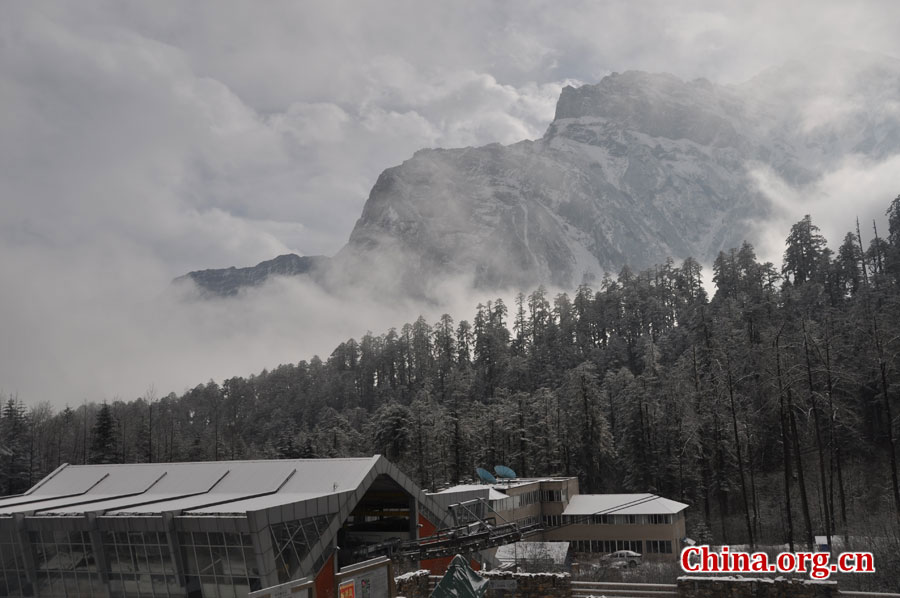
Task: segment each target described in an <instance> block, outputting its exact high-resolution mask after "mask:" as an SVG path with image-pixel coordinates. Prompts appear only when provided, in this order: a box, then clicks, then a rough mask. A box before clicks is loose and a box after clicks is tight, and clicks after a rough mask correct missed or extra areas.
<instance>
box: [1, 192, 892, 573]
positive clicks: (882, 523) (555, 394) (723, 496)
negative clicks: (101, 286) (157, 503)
mask: <svg viewBox="0 0 900 598" xmlns="http://www.w3.org/2000/svg"><path fill="white" fill-rule="evenodd" d="M887 215H888V221H889V230H888V231H886V232H887V235H886V236H884V231H877V230H872V231H871V232H870V233H866V234H865V235H861V234H860V232H861V231H860V226H859V223H853V222H848V225H849V226H851V227H852V230H851V232H848V233H847V235H846V236H845V237H844V239H843V240H842V241H841V243H840V245H838V246H837V247H836V249H831V248H829V246H828V245H827V243H826V240H825V239H824V238H823V237H822V235H821V234H820V231H819V229H818V228H817V227H816V225H815V224H814V222H813V221H812V219H811V218H810V217H809V216H807V217H805V218H804V219H803V220H801V221H800V222H798V223H796V224H795V225H793V226H792V227H791V230H790V232H789V234H788V236H787V239H786V246H785V252H784V260H783V266H782V267H781V269H780V270H779V269H778V268H776V267H775V266H774V265H773V264H771V263H760V261H759V260H758V259H757V257H756V255H755V252H754V248H753V247H752V246H751V245H749V244H746V243H745V244H744V245H743V246H742V247H740V248H735V249H732V250H730V251H727V252H723V253H720V254H719V256H718V258H717V259H716V260H715V263H714V265H713V271H712V282H713V283H714V285H715V293H714V295H713V297H711V298H710V297H708V295H707V292H706V291H705V290H704V285H703V280H702V272H701V267H700V265H699V264H698V263H697V262H696V261H695V260H693V259H687V260H685V261H684V262H683V263H681V264H675V263H673V262H672V261H669V262H667V263H666V264H663V265H660V266H658V267H655V268H653V269H650V270H646V271H642V272H634V271H632V270H630V269H628V268H627V267H626V268H624V269H623V270H622V271H621V272H620V273H619V274H618V276H617V277H615V278H613V277H609V276H607V277H605V278H604V279H602V280H599V281H594V282H593V283H592V284H590V285H589V284H583V285H582V286H580V287H579V288H578V289H577V290H575V291H574V293H573V294H571V295H569V294H565V293H563V294H558V295H556V296H551V295H550V294H548V292H547V291H546V290H545V289H543V288H538V289H537V290H534V291H533V292H531V293H530V294H528V295H525V294H520V295H518V297H517V298H516V299H515V301H514V302H513V304H512V305H507V304H506V303H504V301H503V300H501V299H497V300H495V301H489V302H487V303H485V304H483V305H478V306H477V308H476V310H475V313H474V317H473V318H472V319H471V320H462V321H455V320H454V319H453V318H451V317H450V316H449V315H445V316H442V317H441V318H440V320H439V321H438V322H434V323H429V322H427V321H425V320H424V319H423V318H421V317H420V318H419V319H418V320H416V321H415V322H413V323H410V324H407V325H405V326H403V327H402V328H401V329H399V330H397V329H391V330H389V331H387V332H385V333H383V334H380V335H375V334H371V333H370V334H366V335H365V336H363V337H362V338H360V339H359V340H354V339H351V340H348V341H346V342H344V343H341V344H340V345H339V346H338V347H337V348H336V349H335V350H334V352H333V353H332V354H331V355H330V356H329V357H328V359H327V360H324V361H323V360H322V359H320V358H318V357H313V358H312V359H310V360H309V361H301V362H299V363H296V364H288V365H281V366H278V367H276V368H274V369H272V370H271V371H263V372H262V373H260V374H258V375H255V376H250V377H247V378H242V377H234V378H230V379H228V380H225V381H224V382H223V383H221V384H217V383H215V382H213V381H210V382H208V383H207V384H201V385H198V386H197V387H195V388H193V389H191V390H189V391H188V392H186V393H184V394H183V395H181V396H176V395H175V394H169V395H168V396H162V397H158V396H156V395H155V393H154V392H153V391H149V392H148V393H147V394H146V396H144V397H141V398H138V399H135V400H131V401H115V402H112V403H103V404H95V403H88V402H86V403H84V404H82V405H78V406H74V407H66V408H65V409H63V410H62V411H59V412H54V410H53V409H51V407H50V406H49V403H38V404H33V405H30V406H26V404H25V402H24V401H23V400H20V399H18V398H17V397H15V396H10V397H8V399H6V400H5V402H4V406H3V409H2V417H0V494H9V493H17V492H21V491H23V490H25V489H27V488H28V487H29V486H30V485H32V484H33V483H35V482H36V481H37V480H39V479H40V478H41V477H42V476H43V475H45V474H47V473H48V472H50V471H52V470H53V469H54V468H55V467H57V466H58V465H59V464H61V463H64V462H69V463H97V462H100V463H107V462H144V461H184V460H214V459H246V458H277V457H290V458H296V457H337V456H353V455H371V454H373V453H381V454H384V455H386V456H387V457H388V458H390V459H391V460H393V461H394V462H396V463H398V464H399V465H400V466H401V467H403V468H404V469H405V470H406V471H407V472H408V473H409V474H410V475H411V476H412V477H413V478H415V479H416V480H418V482H419V483H421V484H422V485H423V486H426V487H429V488H435V487H438V486H440V485H442V484H447V483H452V482H459V481H463V480H466V479H468V478H470V477H471V474H472V472H473V469H474V468H475V467H476V466H493V465H495V464H507V465H509V466H511V467H513V469H515V470H516V471H517V472H518V474H519V475H549V474H563V475H577V476H578V477H579V479H580V483H581V488H582V492H613V491H639V492H645V491H649V492H655V493H658V494H661V495H664V496H667V497H670V498H673V499H676V500H680V501H684V502H687V503H689V504H690V505H691V506H692V508H691V510H690V513H691V515H690V519H689V529H688V534H689V535H691V536H692V537H694V538H695V539H698V540H701V541H703V540H705V541H710V540H711V541H715V542H722V543H751V544H752V543H780V542H784V543H788V542H793V543H795V544H796V546H797V547H798V548H799V547H801V546H804V545H808V544H811V542H812V536H813V535H826V534H828V535H836V536H837V535H845V536H848V537H852V536H854V535H856V536H867V537H869V538H872V537H885V538H887V537H891V538H895V537H896V535H897V531H896V530H897V529H898V521H900V487H898V472H897V470H898V465H897V457H896V454H897V448H896V447H895V444H896V443H897V442H898V429H897V425H895V419H896V417H897V413H898V411H900V400H898V394H900V197H898V198H897V199H895V200H894V201H893V202H892V203H891V204H890V206H889V209H888V210H887ZM868 228H869V227H868V226H867V227H866V228H865V229H864V230H866V229H868ZM863 238H870V239H871V240H870V241H869V242H868V243H864V242H863ZM27 399H29V402H30V400H31V399H33V397H27ZM785 489H787V491H785ZM893 541H894V542H896V539H894V540H893ZM896 553H897V551H896V550H895V551H894V554H895V555H896ZM895 558H896V556H895ZM894 564H898V563H894ZM881 565H882V566H890V565H889V564H888V563H885V562H882V563H881ZM898 566H900V565H898Z"/></svg>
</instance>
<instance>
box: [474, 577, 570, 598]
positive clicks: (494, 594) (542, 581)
mask: <svg viewBox="0 0 900 598" xmlns="http://www.w3.org/2000/svg"><path fill="white" fill-rule="evenodd" d="M480 575H481V576H482V577H483V578H485V579H487V580H488V590H487V593H486V594H485V598H512V597H513V596H515V598H570V597H571V596H572V577H571V576H570V575H569V574H568V573H513V572H512V571H483V572H480Z"/></svg>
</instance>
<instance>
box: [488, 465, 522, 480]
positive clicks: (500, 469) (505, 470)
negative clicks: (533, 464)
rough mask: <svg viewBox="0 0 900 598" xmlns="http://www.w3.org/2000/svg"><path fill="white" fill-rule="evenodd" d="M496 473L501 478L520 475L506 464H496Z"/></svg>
mask: <svg viewBox="0 0 900 598" xmlns="http://www.w3.org/2000/svg"><path fill="white" fill-rule="evenodd" d="M494 473H496V474H497V476H499V477H501V478H506V479H511V478H517V477H519V476H517V475H516V472H514V471H513V470H512V469H510V468H509V467H507V466H506V465H494Z"/></svg>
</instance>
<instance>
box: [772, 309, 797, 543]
mask: <svg viewBox="0 0 900 598" xmlns="http://www.w3.org/2000/svg"><path fill="white" fill-rule="evenodd" d="M782 330H784V325H782V327H781V330H779V331H778V334H776V335H775V364H776V370H777V372H778V404H779V409H778V413H779V420H780V422H781V452H782V455H783V456H784V500H785V508H786V515H787V527H788V544H789V546H790V549H791V552H794V515H793V513H792V509H791V445H790V443H789V442H788V434H787V428H786V426H785V408H784V381H783V379H782V375H781V348H780V345H779V341H780V337H781V331H782Z"/></svg>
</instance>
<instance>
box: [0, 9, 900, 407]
mask: <svg viewBox="0 0 900 598" xmlns="http://www.w3.org/2000/svg"><path fill="white" fill-rule="evenodd" d="M898 17H900V5H898V4H897V3H895V2H892V1H890V0H885V1H882V2H876V1H870V2H859V3H854V4H853V5H852V6H848V5H847V3H844V2H821V1H810V0H804V1H797V2H791V3H784V2H775V1H768V2H754V3H745V2H721V1H718V0H716V1H712V0H710V1H703V2H701V1H697V0H692V1H688V2H679V3H672V2H668V1H664V0H652V1H650V2H626V1H607V2H588V1H582V2H571V3H557V2H547V1H537V0H527V1H524V2H516V3H501V2H497V3H486V2H481V1H475V0H471V1H463V2H452V3H424V2H419V1H416V0H391V1H387V2H377V3H360V2H350V1H339V2H321V3H309V2H293V1H287V0H283V1H275V2H267V3H265V4H264V5H263V4H259V3H254V2H213V1H197V2H190V3H184V2H152V3H148V2H120V1H100V0H98V1H94V2H78V3H71V2H68V3H67V2H58V3H7V4H5V5H4V14H3V19H0V108H2V109H0V280H3V291H2V292H0V336H2V338H3V342H2V344H0V389H2V390H3V391H5V392H18V393H19V394H20V396H21V397H22V398H23V399H25V400H27V401H28V402H38V401H40V400H45V399H48V400H51V401H53V402H55V403H56V404H62V403H64V402H66V401H78V400H80V399H82V398H85V397H86V398H90V399H93V398H109V397H111V396H113V395H116V394H122V395H125V396H130V395H136V394H139V393H140V392H142V391H143V389H144V388H146V387H147V386H148V385H149V384H151V383H155V385H156V388H157V389H159V390H160V391H163V392H166V391H168V390H181V389H182V388H183V387H184V386H185V385H188V384H191V383H193V382H196V381H202V380H205V379H207V378H209V377H211V376H215V377H222V376H225V375H228V374H246V373H249V372H251V371H254V370H258V369H259V368H261V367H263V366H266V365H269V366H271V365H274V364H275V363H278V362H281V361H292V360H297V359H300V358H307V357H309V356H310V355H311V353H312V352H314V351H318V352H321V351H327V350H328V349H329V348H330V347H332V346H333V345H334V343H335V342H336V341H337V340H338V339H339V338H341V337H344V336H347V335H350V334H356V335H358V334H359V333H361V332H364V330H365V329H366V328H372V329H374V330H376V331H379V330H381V329H382V328H384V327H385V326H386V325H387V324H389V323H399V322H401V321H403V320H406V319H409V318H411V317H414V316H415V315H416V314H415V312H416V309H415V308H414V307H406V308H403V309H399V308H398V309H392V310H388V311H387V312H385V311H382V310H381V309H380V308H379V309H374V310H369V309H365V308H363V307H362V305H361V304H357V303H353V302H337V303H335V302H333V301H332V300H328V299H327V298H324V297H322V296H321V294H320V293H318V291H316V290H315V289H310V288H308V287H305V286H303V285H302V284H300V283H297V284H287V283H285V284H283V285H280V286H278V285H276V286H275V287H273V288H272V289H269V290H266V291H264V292H262V296H255V297H253V298H252V299H253V300H252V301H251V300H249V299H248V300H236V301H232V302H231V303H219V302H213V303H210V304H207V305H200V304H189V305H185V304H182V303H180V302H177V301H175V300H173V298H172V297H171V296H169V295H168V294H167V292H166V289H167V286H168V282H169V281H170V280H171V278H172V277H174V276H176V275H179V274H181V273H184V272H186V271H188V270H192V269H198V268H206V267H224V266H229V265H248V264H253V263H256V262H258V261H261V260H263V259H268V258H271V257H273V256H275V255H277V254H279V253H285V252H288V251H294V252H298V253H302V254H314V253H328V254H330V253H334V252H335V251H336V250H337V249H338V248H339V247H340V246H341V245H342V244H343V243H344V241H345V240H346V238H347V236H348V235H349V232H350V230H351V228H352V226H353V223H354V221H355V220H356V218H357V217H358V215H359V213H360V210H361V208H362V205H363V203H364V201H365V199H366V196H367V194H368V190H369V188H370V187H371V185H372V184H373V183H374V181H375V179H376V177H377V176H378V174H379V173H380V172H381V171H382V170H383V169H384V168H386V167H389V166H393V165H396V164H398V163H400V162H401V161H403V160H404V159H406V158H407V157H408V156H410V155H411V154H412V153H413V152H414V151H415V150H416V149H419V148H421V147H436V146H444V147H450V146H465V145H479V144H485V143H490V142H495V141H499V142H502V143H511V142H514V141H517V140H520V139H523V138H533V137H537V136H540V135H541V134H542V133H543V131H544V129H545V128H546V125H547V124H548V122H549V120H550V119H551V118H552V115H553V110H554V106H555V100H556V97H557V95H558V93H559V90H560V88H561V87H562V85H564V84H566V83H567V82H570V81H571V82H577V81H588V82H590V81H595V80H598V79H599V78H600V77H602V76H604V75H605V74H607V73H608V72H610V71H614V70H615V71H622V70H626V69H629V68H641V69H645V70H651V71H669V72H673V73H675V74H677V75H680V76H683V77H696V76H705V77H708V78H710V79H713V80H717V81H720V82H737V81H741V80H743V79H746V78H747V77H749V76H751V75H752V74H754V73H755V72H757V71H758V70H759V69H761V68H763V67H765V66H768V65H771V64H775V63H778V62H780V61H781V60H782V59H783V58H784V57H785V56H789V55H791V54H793V53H795V52H797V51H800V50H803V49H804V48H808V47H809V46H810V45H812V44H817V43H821V42H823V41H827V42H831V43H835V44H838V45H845V46H850V47H854V48H860V49H863V50H868V51H876V52H884V53H887V54H893V55H900V38H898V37H897V36H896V31H895V24H896V23H897V22H898V20H900V19H898ZM845 109H847V107H845V106H842V105H831V104H827V103H823V104H821V105H819V106H818V107H817V109H816V112H814V113H811V114H810V116H809V118H810V119H811V120H810V123H812V124H814V123H815V118H818V117H827V115H829V114H832V113H835V112H840V111H841V110H845ZM888 167H889V165H874V166H872V165H864V166H859V165H856V166H854V165H849V166H846V167H845V168H844V169H842V170H841V171H840V172H838V173H837V174H835V175H834V176H835V177H837V178H834V179H826V180H825V181H824V182H823V183H822V184H823V188H824V185H826V184H829V185H832V187H833V188H834V189H845V188H846V189H847V193H846V194H847V195H849V194H850V192H851V190H852V186H851V184H850V183H847V186H846V187H843V186H842V185H844V181H853V180H855V179H854V178H853V177H855V176H856V177H862V178H863V179H864V180H866V181H868V180H869V179H867V178H866V177H869V176H871V177H873V179H872V181H874V182H870V183H866V184H867V185H869V188H871V189H872V190H873V191H872V193H873V194H875V193H876V190H877V189H880V186H882V185H883V180H884V179H885V178H889V175H890V172H889V170H888ZM841 172H843V173H844V174H841ZM854 173H855V174H854ZM883 192H887V191H886V190H885V191H883ZM842 193H843V192H842V191H837V190H833V191H832V194H833V196H834V197H835V198H841V197H844V195H842ZM877 193H882V191H877ZM838 201H839V199H831V200H829V203H828V205H829V207H828V208H826V209H825V211H824V213H826V214H831V213H834V214H837V212H839V211H840V210H839V208H835V207H834V206H836V205H837V204H838ZM810 209H811V210H814V211H815V212H817V213H818V212H820V208H819V207H816V208H812V207H811V208H810ZM826 218H827V217H826ZM460 303H463V301H462V300H460ZM401 312H402V313H401ZM353 314H355V315H353ZM458 315H460V316H463V317H464V316H466V315H468V313H467V311H462V312H461V313H459V314H458Z"/></svg>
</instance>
